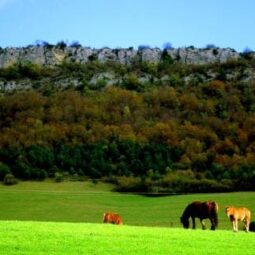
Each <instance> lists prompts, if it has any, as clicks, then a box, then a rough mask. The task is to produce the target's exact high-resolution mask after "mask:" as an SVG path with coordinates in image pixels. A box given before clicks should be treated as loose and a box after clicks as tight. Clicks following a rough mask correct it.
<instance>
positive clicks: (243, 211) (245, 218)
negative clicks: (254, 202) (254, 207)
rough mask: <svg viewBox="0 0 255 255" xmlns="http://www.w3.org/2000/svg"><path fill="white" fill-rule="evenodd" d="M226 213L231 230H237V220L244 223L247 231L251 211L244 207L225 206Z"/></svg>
mask: <svg viewBox="0 0 255 255" xmlns="http://www.w3.org/2000/svg"><path fill="white" fill-rule="evenodd" d="M225 212H226V215H227V216H228V218H229V220H230V221H231V222H232V226H233V231H234V232H237V231H238V221H242V222H243V223H244V228H245V231H246V232H249V225H250V221H251V212H250V210H249V209H247V208H245V207H241V208H235V207H233V206H227V207H226V209H225Z"/></svg>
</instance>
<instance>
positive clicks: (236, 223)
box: [235, 219, 238, 232]
mask: <svg viewBox="0 0 255 255" xmlns="http://www.w3.org/2000/svg"><path fill="white" fill-rule="evenodd" d="M235 225H236V232H237V231H238V220H237V219H236V220H235Z"/></svg>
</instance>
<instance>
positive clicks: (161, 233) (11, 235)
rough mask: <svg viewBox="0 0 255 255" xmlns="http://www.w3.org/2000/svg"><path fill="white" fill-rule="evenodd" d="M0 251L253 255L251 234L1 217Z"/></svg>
mask: <svg viewBox="0 0 255 255" xmlns="http://www.w3.org/2000/svg"><path fill="white" fill-rule="evenodd" d="M0 229H1V234H0V235H1V242H0V251H1V254H4V255H11V254H15V255H21V254H22V255H35V254H36V255H42V254H43V255H44V254H51V255H65V254H68V255H72V254H73V255H77V254H81V255H82V254H90V255H96V254H98V255H115V254H116V255H117V254H118V255H122V254H123V255H124V254H125V255H128V254H136V255H140V254H141V255H142V254H146V255H149V254H157V255H160V254H162V255H165V254H178V255H179V254H185V255H186V254H189V255H193V254H194V255H200V254H205V255H209V254H213V255H218V254H219V255H222V254H247V255H248V254H254V245H255V234H254V233H249V234H247V233H245V232H239V233H233V232H232V231H226V230H218V231H209V230H208V231H202V230H184V229H180V228H158V227H134V226H114V225H106V224H91V223H52V222H20V221H19V222H15V221H0Z"/></svg>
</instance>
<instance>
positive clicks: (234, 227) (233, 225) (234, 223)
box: [232, 220, 236, 232]
mask: <svg viewBox="0 0 255 255" xmlns="http://www.w3.org/2000/svg"><path fill="white" fill-rule="evenodd" d="M232 227H233V231H234V232H235V231H236V221H235V220H232Z"/></svg>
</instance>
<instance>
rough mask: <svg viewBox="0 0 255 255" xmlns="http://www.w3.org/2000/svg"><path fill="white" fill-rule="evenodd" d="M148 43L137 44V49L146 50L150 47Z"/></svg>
mask: <svg viewBox="0 0 255 255" xmlns="http://www.w3.org/2000/svg"><path fill="white" fill-rule="evenodd" d="M150 48H151V47H150V45H139V46H138V50H147V49H150Z"/></svg>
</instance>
